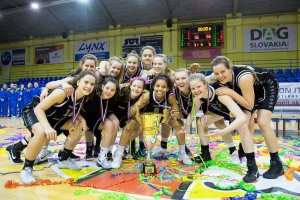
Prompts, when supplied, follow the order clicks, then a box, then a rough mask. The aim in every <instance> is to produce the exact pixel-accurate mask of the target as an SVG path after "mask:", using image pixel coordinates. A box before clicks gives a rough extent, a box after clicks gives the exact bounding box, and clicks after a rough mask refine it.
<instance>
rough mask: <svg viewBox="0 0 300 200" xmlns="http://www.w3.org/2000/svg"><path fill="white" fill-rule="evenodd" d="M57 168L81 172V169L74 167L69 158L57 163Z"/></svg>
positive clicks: (74, 164)
mask: <svg viewBox="0 0 300 200" xmlns="http://www.w3.org/2000/svg"><path fill="white" fill-rule="evenodd" d="M57 167H58V168H60V169H71V170H81V169H82V167H81V166H78V165H76V163H74V161H73V160H72V159H71V158H68V159H67V160H63V161H59V160H58V161H57Z"/></svg>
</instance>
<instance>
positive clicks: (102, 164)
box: [97, 157, 112, 169]
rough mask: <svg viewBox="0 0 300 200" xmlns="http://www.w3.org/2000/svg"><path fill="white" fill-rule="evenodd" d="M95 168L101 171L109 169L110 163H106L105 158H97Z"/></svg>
mask: <svg viewBox="0 0 300 200" xmlns="http://www.w3.org/2000/svg"><path fill="white" fill-rule="evenodd" d="M97 166H98V167H102V168H103V169H111V168H112V166H111V161H108V160H107V159H106V158H103V159H100V158H99V157H98V161H97Z"/></svg>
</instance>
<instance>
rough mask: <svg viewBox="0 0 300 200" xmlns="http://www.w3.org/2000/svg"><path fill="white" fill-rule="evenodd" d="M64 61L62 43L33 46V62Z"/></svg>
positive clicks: (52, 62)
mask: <svg viewBox="0 0 300 200" xmlns="http://www.w3.org/2000/svg"><path fill="white" fill-rule="evenodd" d="M63 62H64V45H54V46H47V47H37V48H35V60H34V63H35V64H54V63H63Z"/></svg>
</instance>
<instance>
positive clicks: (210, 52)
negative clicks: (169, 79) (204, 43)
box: [183, 48, 221, 59]
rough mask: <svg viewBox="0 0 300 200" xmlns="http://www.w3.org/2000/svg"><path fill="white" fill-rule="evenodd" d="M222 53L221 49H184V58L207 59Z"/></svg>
mask: <svg viewBox="0 0 300 200" xmlns="http://www.w3.org/2000/svg"><path fill="white" fill-rule="evenodd" d="M220 55H221V49H220V48H216V49H197V50H196V49H184V50H183V59H205V58H214V57H217V56H220Z"/></svg>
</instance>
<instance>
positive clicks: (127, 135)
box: [111, 77, 147, 168]
mask: <svg viewBox="0 0 300 200" xmlns="http://www.w3.org/2000/svg"><path fill="white" fill-rule="evenodd" d="M145 82H146V80H145V79H143V78H141V77H135V78H132V79H131V81H130V84H129V85H127V86H125V87H123V88H122V89H121V91H120V94H119V95H118V97H117V98H116V99H115V101H116V106H115V109H113V110H114V113H115V115H116V116H117V118H118V119H119V121H120V127H121V128H123V132H122V135H121V138H120V141H119V145H118V147H117V150H116V152H115V153H114V157H113V162H112V164H111V165H112V168H119V167H120V166H121V164H122V156H123V153H124V149H125V147H126V146H127V145H128V144H129V143H130V141H132V140H134V139H135V138H136V137H137V136H138V135H139V133H140V132H141V126H140V124H139V123H138V121H137V119H136V117H135V115H134V114H135V113H136V110H137V109H138V108H137V106H138V105H137V103H136V102H137V101H138V100H139V99H140V98H143V96H145V95H147V93H144V92H143V91H144V86H145Z"/></svg>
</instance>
